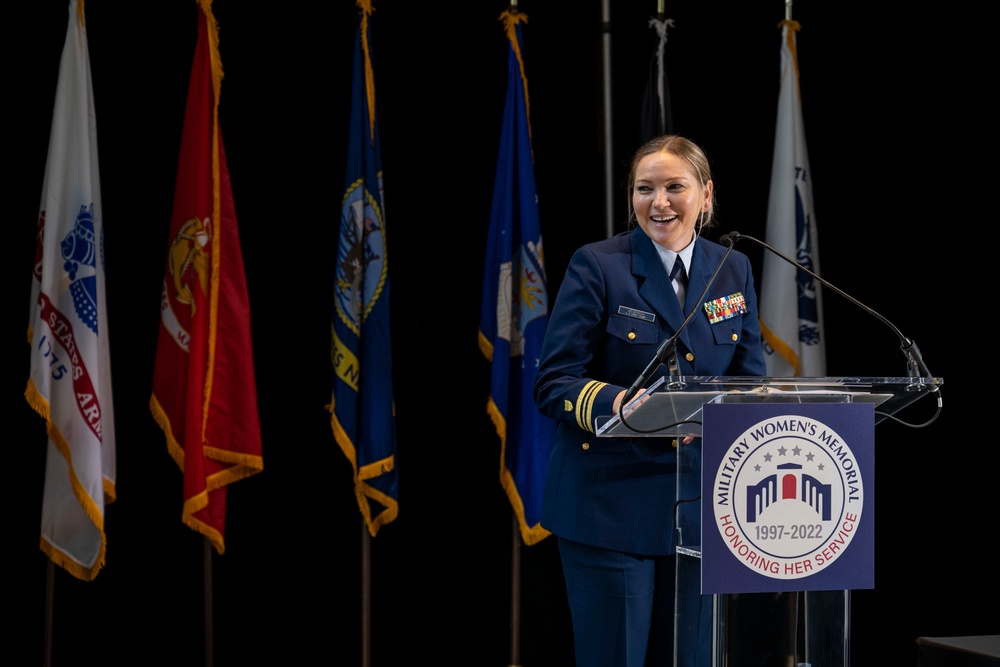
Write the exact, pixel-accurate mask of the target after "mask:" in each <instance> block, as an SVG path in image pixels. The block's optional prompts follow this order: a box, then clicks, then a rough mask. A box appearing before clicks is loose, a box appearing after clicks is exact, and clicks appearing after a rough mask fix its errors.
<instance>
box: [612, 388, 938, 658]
mask: <svg viewBox="0 0 1000 667" xmlns="http://www.w3.org/2000/svg"><path fill="white" fill-rule="evenodd" d="M941 384H943V381H942V379H941V378H936V377H822V378H766V377H765V378H760V377H721V376H664V377H662V378H660V379H659V380H657V381H656V382H655V383H653V384H652V385H651V386H650V387H649V388H647V389H645V390H643V391H642V392H640V393H639V395H638V396H636V398H635V399H633V400H632V401H631V402H630V403H629V404H628V405H627V406H626V407H625V410H624V411H623V413H624V417H625V418H624V420H622V417H621V415H614V416H605V417H599V418H598V419H597V420H596V426H597V435H598V436H599V437H630V438H635V437H668V438H674V439H675V442H676V446H677V447H678V457H681V456H682V455H683V452H684V448H685V447H699V446H701V442H700V440H697V439H696V440H694V441H693V442H692V443H690V444H689V443H685V442H684V438H685V437H687V436H692V437H694V438H701V436H702V426H703V420H702V417H703V413H704V411H705V407H704V406H706V405H707V404H723V405H730V404H732V405H737V404H748V403H752V404H768V403H770V404H805V403H859V402H860V403H871V404H873V405H874V415H875V419H874V424H873V425H872V428H874V425H875V424H878V423H880V422H881V421H883V420H885V419H886V417H887V416H890V415H894V414H895V413H897V412H899V411H900V410H902V409H903V408H905V407H907V406H909V405H910V404H912V403H914V402H916V401H918V400H920V399H922V398H926V397H928V396H934V397H936V398H937V400H938V405H939V407H940V394H939V392H938V388H939V387H940V386H941ZM714 414H719V412H718V411H715V412H714ZM679 460H680V459H679ZM698 460H700V457H698ZM680 468H681V466H678V469H679V470H680ZM698 468H699V469H697V470H692V471H691V472H690V473H681V472H678V475H677V498H678V499H679V502H678V506H677V508H675V509H674V511H675V517H677V519H676V525H678V526H680V525H681V524H682V523H684V522H683V521H682V515H683V514H684V513H685V512H687V513H689V514H688V515H687V517H686V519H687V521H686V525H687V526H689V527H688V528H686V529H685V533H684V534H681V533H680V531H678V535H677V544H678V547H677V554H678V557H677V597H678V600H679V599H680V598H681V596H685V595H687V596H691V595H701V594H702V592H701V587H700V584H699V583H698V582H701V580H702V576H705V575H708V573H703V572H702V546H701V545H702V541H701V521H700V519H701V514H700V509H699V506H700V503H699V502H698V500H699V499H700V497H701V495H702V471H701V470H700V466H698ZM686 500H690V502H685V501H686ZM692 525H693V526H694V528H693V529H692V528H691V526H692ZM694 587H697V588H698V590H692V588H694ZM704 599H705V601H706V602H707V604H706V605H705V606H707V607H708V608H710V609H711V621H710V625H711V634H712V637H711V646H710V649H709V652H710V654H711V655H710V656H708V655H702V653H703V651H704V648H703V647H704V645H705V644H706V643H707V642H705V641H704V637H702V641H700V642H699V640H698V635H699V633H704V632H705V630H704V626H705V625H708V624H709V623H706V621H705V620H704V619H703V618H702V619H698V618H685V617H684V615H683V614H682V613H681V611H680V610H681V609H682V608H685V607H684V606H683V605H680V604H676V605H675V610H676V611H677V613H676V617H675V642H674V645H675V656H674V664H675V665H678V666H680V665H699V666H702V665H704V666H705V667H707V666H708V665H711V667H741V666H743V665H761V664H773V665H781V666H782V667H786V666H787V667H796V666H802V667H847V666H848V665H849V664H850V611H851V610H850V590H804V591H794V592H789V591H787V590H786V591H775V592H753V593H744V592H740V593H723V594H714V595H711V596H705V598H704ZM709 600H710V601H709ZM699 647H702V648H699ZM696 654H697V655H696Z"/></svg>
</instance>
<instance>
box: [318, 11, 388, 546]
mask: <svg viewBox="0 0 1000 667" xmlns="http://www.w3.org/2000/svg"><path fill="white" fill-rule="evenodd" d="M357 5H358V7H360V8H361V10H362V11H361V19H360V24H359V26H358V31H357V35H356V38H355V45H354V70H353V84H352V87H351V91H352V99H351V117H350V128H349V132H348V136H349V139H348V149H347V174H346V186H345V188H344V198H343V202H342V206H341V212H340V235H339V239H338V243H337V267H336V285H335V287H334V304H335V305H334V312H333V323H332V331H331V335H332V341H331V345H330V357H331V362H332V364H333V392H332V401H331V404H330V406H329V409H330V412H331V413H332V415H333V416H332V419H331V421H330V423H331V426H332V427H333V433H334V436H335V437H336V440H337V444H338V445H340V448H341V450H343V452H344V454H345V455H346V456H347V458H348V459H350V461H351V465H352V466H353V467H354V493H355V495H356V496H357V498H358V504H359V506H360V508H361V513H362V514H363V515H364V517H365V522H366V523H367V524H368V531H369V532H370V533H371V535H372V536H373V537H374V536H375V535H376V534H377V533H378V529H379V528H380V527H382V526H384V525H385V524H387V523H390V522H391V521H392V520H393V519H395V518H396V515H397V514H398V512H399V472H398V470H397V468H396V418H395V409H394V405H393V381H392V347H391V342H392V341H391V337H390V331H389V261H388V256H387V254H386V233H385V210H384V205H383V193H382V164H381V149H380V146H379V136H378V123H377V122H376V116H375V84H374V78H373V69H372V57H371V40H370V35H371V33H370V28H369V18H370V16H371V12H372V6H371V0H358V1H357Z"/></svg>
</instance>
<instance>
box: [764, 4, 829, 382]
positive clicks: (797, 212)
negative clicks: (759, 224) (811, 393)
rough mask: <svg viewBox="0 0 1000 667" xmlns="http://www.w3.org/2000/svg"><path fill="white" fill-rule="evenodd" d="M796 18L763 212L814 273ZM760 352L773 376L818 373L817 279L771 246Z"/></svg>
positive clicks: (784, 50)
mask: <svg viewBox="0 0 1000 667" xmlns="http://www.w3.org/2000/svg"><path fill="white" fill-rule="evenodd" d="M798 29H799V24H798V22H796V21H783V22H782V24H781V30H782V46H781V92H780V94H779V96H778V122H777V129H776V131H775V136H774V162H773V163H772V167H771V192H770V199H769V201H768V210H767V243H768V245H770V246H771V247H773V248H775V249H776V250H778V251H779V252H781V253H783V254H784V255H786V256H787V257H789V258H791V259H794V260H795V261H796V262H798V263H799V264H801V265H803V266H805V267H806V268H808V269H809V270H810V271H812V272H813V273H815V274H817V275H821V274H820V271H819V251H818V246H817V240H818V239H817V234H816V215H815V212H814V211H813V200H812V186H811V184H810V179H811V178H812V173H811V172H810V171H809V157H808V154H807V152H806V135H805V129H804V128H803V124H802V100H801V99H800V97H799V71H798V59H797V56H796V52H795V33H796V32H797V31H798ZM760 324H761V330H762V332H763V335H764V358H765V361H766V362H767V373H768V375H770V376H771V377H823V376H825V375H826V348H825V340H824V333H823V300H822V294H821V291H820V283H819V282H818V281H817V280H815V279H814V278H812V277H811V276H809V275H808V274H807V273H805V272H804V271H801V270H799V269H797V268H796V267H794V266H793V265H791V264H789V263H788V262H786V261H785V260H783V259H781V258H780V257H778V256H776V255H774V254H773V253H770V252H765V253H764V266H763V271H762V278H761V289H760Z"/></svg>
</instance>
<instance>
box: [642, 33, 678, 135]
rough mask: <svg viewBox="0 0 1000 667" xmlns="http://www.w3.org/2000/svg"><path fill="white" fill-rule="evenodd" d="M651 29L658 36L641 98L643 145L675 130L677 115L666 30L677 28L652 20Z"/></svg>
mask: <svg viewBox="0 0 1000 667" xmlns="http://www.w3.org/2000/svg"><path fill="white" fill-rule="evenodd" d="M649 27H650V28H652V29H653V32H655V33H656V48H655V49H654V50H653V55H652V58H651V59H650V61H649V78H648V79H647V80H646V90H645V92H644V93H643V95H642V113H641V115H640V119H639V130H640V132H642V136H641V137H639V139H640V140H641V142H642V143H646V142H647V141H649V140H650V139H652V138H653V137H658V136H660V135H662V134H671V133H673V131H674V115H673V108H672V104H671V102H670V85H669V83H668V81H667V66H666V50H667V28H668V27H669V28H673V27H674V20H673V19H665V18H658V17H657V18H651V19H649Z"/></svg>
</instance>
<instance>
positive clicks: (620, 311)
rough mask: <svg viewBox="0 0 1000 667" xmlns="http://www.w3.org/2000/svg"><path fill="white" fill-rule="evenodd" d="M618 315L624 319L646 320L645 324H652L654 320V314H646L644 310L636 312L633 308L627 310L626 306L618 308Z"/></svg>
mask: <svg viewBox="0 0 1000 667" xmlns="http://www.w3.org/2000/svg"><path fill="white" fill-rule="evenodd" d="M618 314H619V315H624V316H625V317H634V318H636V319H638V320H646V321H647V322H652V321H654V320H655V319H656V314H655V313H647V312H646V311H645V310H636V309H635V308H628V307H626V306H618Z"/></svg>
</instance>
